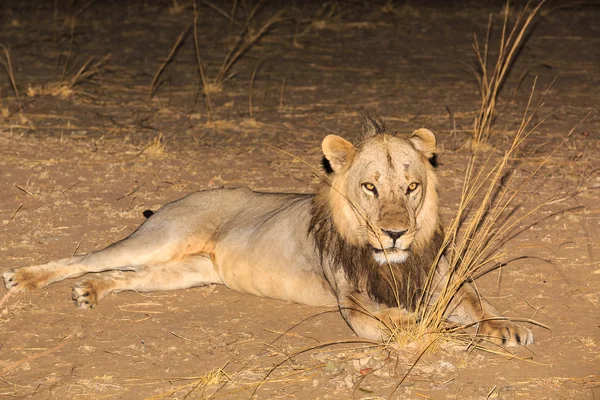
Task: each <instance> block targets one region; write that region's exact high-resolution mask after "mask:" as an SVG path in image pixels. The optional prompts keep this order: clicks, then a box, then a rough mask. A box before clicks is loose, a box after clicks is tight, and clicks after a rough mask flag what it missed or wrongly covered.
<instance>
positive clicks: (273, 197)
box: [3, 116, 533, 346]
mask: <svg viewBox="0 0 600 400" xmlns="http://www.w3.org/2000/svg"><path fill="white" fill-rule="evenodd" d="M322 148H323V154H324V155H325V158H326V159H327V160H328V162H329V165H330V166H331V170H332V173H331V174H330V179H331V181H330V182H328V184H323V185H322V187H321V188H320V190H319V192H318V193H317V194H316V195H309V194H282V193H258V192H254V191H252V190H249V189H218V190H206V191H201V192H197V193H193V194H190V195H188V196H187V197H184V198H183V199H180V200H177V201H174V202H172V203H169V204H167V205H165V206H164V207H162V208H161V209H160V210H158V211H157V212H156V213H155V214H154V215H152V216H150V217H149V218H148V219H147V220H146V221H145V222H144V223H143V224H142V225H141V226H140V227H139V228H138V229H137V230H136V231H135V232H133V233H132V234H131V235H130V236H129V237H127V238H125V239H123V240H121V241H119V242H117V243H114V244H112V245H110V246H108V247H107V248H105V249H103V250H100V251H96V252H92V253H89V254H85V255H77V256H73V257H69V258H65V259H62V260H58V261H53V262H50V263H47V264H43V265H36V266H31V267H23V268H17V269H9V270H7V271H5V272H4V273H3V277H4V282H5V285H6V287H7V288H8V289H9V290H11V291H28V290H32V289H36V288H41V287H45V286H47V285H49V284H50V283H53V282H57V281H60V280H63V279H66V278H73V277H79V276H82V275H84V274H87V273H90V272H94V273H99V274H97V275H94V276H93V277H91V278H90V279H87V280H84V281H81V282H78V283H76V284H75V286H74V287H73V292H72V297H73V301H74V302H75V304H76V305H77V307H79V308H91V307H94V306H95V305H96V304H97V303H98V301H99V300H100V299H101V298H103V297H104V296H106V295H108V294H109V293H112V292H121V291H124V290H135V291H138V292H148V291H156V290H172V289H184V288H190V287H194V286H202V285H208V284H212V283H221V284H225V285H226V286H227V287H229V288H231V289H233V290H237V291H239V292H242V293H251V294H255V295H257V296H265V297H271V298H275V299H282V300H288V301H294V302H297V303H303V304H308V305H311V306H337V307H339V309H340V312H341V314H342V316H343V317H344V319H345V320H346V322H347V323H348V325H350V327H351V328H352V330H353V331H354V332H355V333H356V334H357V335H358V336H361V337H364V338H368V339H375V340H384V339H385V338H386V337H387V336H386V335H387V334H386V325H387V326H389V324H390V323H396V324H400V323H403V322H407V321H413V320H414V319H413V314H414V313H412V311H414V310H415V307H416V306H417V303H418V299H419V298H420V297H421V293H422V290H423V288H424V285H425V280H426V278H427V275H428V273H429V271H430V269H431V266H432V265H433V263H434V261H435V258H436V255H437V254H438V251H439V249H440V246H441V243H442V240H443V231H442V226H441V223H440V220H439V216H438V195H437V192H436V178H435V175H434V170H433V166H432V165H431V162H430V161H431V160H432V158H433V157H434V154H435V151H436V140H435V136H434V135H433V133H432V132H431V131H429V130H427V129H418V130H416V131H414V132H413V133H412V135H411V136H410V137H409V138H408V139H405V138H400V137H396V136H395V135H393V134H390V133H388V132H386V131H385V128H384V127H383V124H382V123H381V121H380V120H379V119H377V118H375V117H372V116H366V117H365V118H364V120H363V134H362V137H361V139H360V141H359V143H358V145H357V146H354V145H353V144H352V143H350V142H348V141H346V140H345V139H343V138H341V137H339V136H336V135H328V136H327V137H325V139H324V140H323V143H322ZM445 269H447V262H446V260H445V259H442V260H441V261H440V262H439V263H438V266H437V272H436V274H435V276H437V278H436V282H437V284H434V285H433V286H432V287H434V288H435V287H440V286H441V285H439V283H440V282H442V281H443V279H444V278H443V277H444V276H446V275H447V274H446V271H445ZM107 271H112V272H107ZM394 284H395V287H393V286H394ZM434 296H435V294H434ZM455 297H456V298H455V300H454V303H455V304H453V305H452V306H451V307H450V311H449V312H448V315H447V318H448V319H449V320H451V321H454V322H459V323H463V324H471V323H477V322H478V321H479V324H478V333H479V334H480V335H484V336H485V337H487V338H488V339H489V340H493V341H494V342H496V343H502V344H504V345H506V346H516V345H519V344H522V345H528V344H530V343H533V335H532V334H531V331H530V330H529V329H527V328H524V327H521V326H518V325H515V324H514V323H512V322H510V321H508V320H506V319H502V318H501V314H500V313H499V312H498V311H497V310H496V309H495V308H494V307H492V306H491V305H490V304H489V303H488V302H487V301H485V300H484V299H483V298H481V297H479V296H478V295H477V293H476V292H475V290H474V288H473V287H472V286H471V285H470V284H468V283H467V284H464V285H463V286H462V288H461V289H460V290H459V292H458V294H457V296H455ZM398 301H400V303H401V304H398Z"/></svg>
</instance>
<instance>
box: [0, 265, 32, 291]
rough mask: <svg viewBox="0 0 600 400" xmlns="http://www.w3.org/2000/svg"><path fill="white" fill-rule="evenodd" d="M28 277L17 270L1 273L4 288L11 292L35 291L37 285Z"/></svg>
mask: <svg viewBox="0 0 600 400" xmlns="http://www.w3.org/2000/svg"><path fill="white" fill-rule="evenodd" d="M29 275H30V274H27V273H24V272H23V271H19V269H7V270H6V271H4V272H3V273H2V278H4V286H5V287H6V289H8V290H10V291H11V292H27V291H29V290H33V289H36V288H37V285H36V283H35V281H34V280H32V279H31V277H30V276H29Z"/></svg>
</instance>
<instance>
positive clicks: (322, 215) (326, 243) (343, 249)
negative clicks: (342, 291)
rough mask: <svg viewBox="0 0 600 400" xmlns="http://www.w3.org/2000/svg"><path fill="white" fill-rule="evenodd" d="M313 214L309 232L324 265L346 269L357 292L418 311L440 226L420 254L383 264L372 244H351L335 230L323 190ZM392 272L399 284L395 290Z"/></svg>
mask: <svg viewBox="0 0 600 400" xmlns="http://www.w3.org/2000/svg"><path fill="white" fill-rule="evenodd" d="M325 190H328V189H325ZM311 215H312V217H311V221H310V225H309V234H311V235H312V236H313V238H314V240H315V243H316V246H317V249H318V251H319V255H320V258H321V265H323V266H324V265H325V263H330V264H331V265H332V267H333V269H334V270H337V269H340V268H341V269H343V271H344V273H345V274H346V278H347V279H348V281H349V282H350V283H351V284H352V285H353V286H354V287H355V288H356V289H357V290H358V291H360V292H363V293H364V292H366V293H365V294H367V295H368V296H369V297H370V298H372V299H373V300H375V301H377V302H378V303H381V304H385V305H387V306H389V307H398V306H403V307H405V308H407V309H408V310H411V311H414V310H415V308H416V306H417V303H418V301H419V298H420V296H421V293H422V292H421V290H422V288H423V285H424V282H425V280H426V278H427V275H428V273H429V271H430V268H431V266H432V265H433V262H434V260H435V257H436V256H437V253H438V251H439V249H440V247H441V245H442V241H443V238H444V235H443V231H442V228H441V226H440V227H439V228H438V229H437V230H436V232H435V234H434V237H433V239H432V243H431V245H430V246H425V248H424V249H423V250H422V251H421V252H420V253H414V252H413V253H411V254H410V256H409V257H408V259H407V260H406V261H405V262H403V263H393V264H391V265H381V264H379V263H378V262H377V261H375V259H374V258H373V254H372V250H371V249H370V247H369V246H364V247H357V246H354V245H351V244H349V243H348V242H347V241H346V240H345V239H344V238H343V237H342V236H341V235H340V233H339V232H338V231H337V230H336V229H335V226H334V224H333V220H332V215H331V211H330V208H329V204H328V201H327V196H326V195H324V194H323V193H319V194H317V195H316V196H315V198H314V199H313V204H312V210H311ZM390 267H391V268H390ZM392 273H393V274H394V275H393V276H394V277H395V281H396V285H397V287H396V289H395V290H394V283H393V282H394V278H393V277H392ZM395 293H397V295H398V297H396V294H395ZM398 301H399V302H400V304H398Z"/></svg>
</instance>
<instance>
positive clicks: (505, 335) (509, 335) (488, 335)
mask: <svg viewBox="0 0 600 400" xmlns="http://www.w3.org/2000/svg"><path fill="white" fill-rule="evenodd" d="M477 334H478V335H479V336H481V337H483V338H484V339H485V340H489V341H490V342H492V343H495V344H500V345H502V346H505V347H517V346H527V345H529V344H532V343H533V333H531V329H529V328H526V327H524V326H520V325H517V324H515V323H514V322H511V321H508V320H494V321H482V322H480V323H479V328H478V330H477Z"/></svg>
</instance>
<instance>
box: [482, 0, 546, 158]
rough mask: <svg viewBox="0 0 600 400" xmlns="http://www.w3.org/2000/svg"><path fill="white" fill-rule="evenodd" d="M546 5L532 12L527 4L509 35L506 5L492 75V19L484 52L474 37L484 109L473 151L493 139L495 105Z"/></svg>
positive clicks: (507, 5) (538, 6)
mask: <svg viewBox="0 0 600 400" xmlns="http://www.w3.org/2000/svg"><path fill="white" fill-rule="evenodd" d="M543 3H544V1H541V2H540V3H539V4H538V5H537V6H535V7H534V8H533V9H531V10H529V6H530V3H527V6H526V7H525V8H524V9H523V10H522V11H521V12H520V13H519V14H518V16H517V20H516V21H515V23H514V25H513V27H512V29H511V30H510V32H509V33H508V34H507V32H508V14H509V3H508V2H507V3H506V7H505V9H504V22H503V25H502V34H501V37H500V48H499V52H498V58H497V59H496V62H495V64H494V69H493V71H489V69H488V56H489V53H488V50H489V40H490V34H491V28H492V18H491V16H490V20H489V23H488V29H487V33H486V40H485V42H484V47H483V51H482V50H481V48H480V46H479V42H478V40H477V37H475V43H474V44H473V48H474V50H475V55H476V57H477V62H478V64H479V68H480V74H481V76H478V77H477V79H478V82H479V89H480V94H481V105H480V108H479V112H478V114H477V118H476V119H475V123H474V127H473V136H472V139H471V148H475V147H477V146H479V145H481V144H483V143H486V142H487V141H488V139H489V137H490V134H491V127H492V123H493V121H494V118H495V116H496V101H497V99H498V94H499V93H500V90H501V88H502V86H503V84H504V81H505V78H506V76H507V74H508V72H509V71H510V69H511V68H512V66H513V63H514V60H515V57H516V55H517V53H518V50H519V48H520V47H521V46H522V45H523V42H524V39H525V36H526V33H527V28H528V27H529V26H530V25H531V22H532V20H533V18H534V17H535V15H536V14H537V12H538V11H539V9H540V7H541V6H542V4H543Z"/></svg>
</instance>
